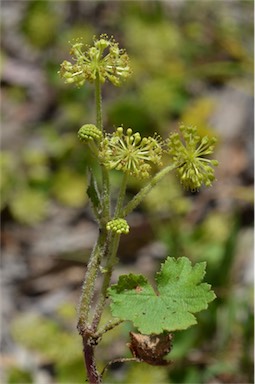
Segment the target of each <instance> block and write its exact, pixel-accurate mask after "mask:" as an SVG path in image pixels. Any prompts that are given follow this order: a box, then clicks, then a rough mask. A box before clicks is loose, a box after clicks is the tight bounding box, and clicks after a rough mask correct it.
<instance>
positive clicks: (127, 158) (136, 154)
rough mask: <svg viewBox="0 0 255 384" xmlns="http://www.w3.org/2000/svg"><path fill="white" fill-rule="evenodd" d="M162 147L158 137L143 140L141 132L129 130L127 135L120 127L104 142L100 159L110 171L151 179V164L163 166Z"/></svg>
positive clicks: (100, 150) (106, 137) (108, 135)
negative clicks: (114, 170)
mask: <svg viewBox="0 0 255 384" xmlns="http://www.w3.org/2000/svg"><path fill="white" fill-rule="evenodd" d="M161 156H162V147H161V141H160V138H159V137H158V136H155V137H144V138H142V137H141V135H140V133H139V132H136V133H133V131H132V129H131V128H128V129H127V131H126V134H124V132H123V128H122V127H119V128H117V130H116V131H115V132H113V133H112V134H106V136H105V138H104V139H103V140H102V142H101V145H100V149H99V157H100V160H101V162H102V163H103V164H104V165H105V166H106V167H107V168H108V169H116V170H120V171H123V172H124V173H127V174H129V175H132V176H135V177H139V178H146V177H149V175H150V171H151V164H157V165H160V164H161Z"/></svg>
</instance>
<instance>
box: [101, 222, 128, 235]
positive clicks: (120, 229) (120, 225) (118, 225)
mask: <svg viewBox="0 0 255 384" xmlns="http://www.w3.org/2000/svg"><path fill="white" fill-rule="evenodd" d="M106 229H107V230H108V231H113V232H115V233H118V234H121V233H124V234H127V233H128V232H129V225H128V223H127V222H126V220H125V219H113V220H111V221H108V223H107V224H106Z"/></svg>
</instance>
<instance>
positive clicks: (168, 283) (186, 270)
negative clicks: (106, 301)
mask: <svg viewBox="0 0 255 384" xmlns="http://www.w3.org/2000/svg"><path fill="white" fill-rule="evenodd" d="M205 267H206V263H205V262H202V263H197V264H196V265H195V266H192V264H191V262H190V260H189V259H187V258H186V257H180V258H178V259H175V258H173V257H168V258H167V259H166V261H165V262H164V264H162V266H161V270H160V272H158V273H157V275H156V278H155V280H156V283H157V291H155V290H154V289H153V287H152V286H151V285H150V284H149V282H148V281H147V279H146V278H145V277H144V276H142V275H134V274H129V275H123V276H120V278H119V281H118V283H117V284H115V285H113V286H111V287H110V288H109V290H108V293H109V296H110V298H111V300H112V303H111V310H112V314H113V316H115V317H118V318H120V319H121V320H130V321H132V322H133V324H134V325H135V326H136V327H137V328H138V329H139V331H140V332H141V333H143V334H151V333H155V334H159V333H162V332H164V331H168V332H172V331H177V330H183V329H186V328H188V327H190V326H191V325H194V324H196V323H197V321H196V318H195V316H194V315H193V314H194V313H196V312H200V311H202V310H203V309H206V308H207V307H208V303H209V302H211V301H213V300H214V299H215V294H214V292H213V291H212V290H211V286H210V285H209V284H206V283H201V281H202V280H203V278H204V275H205Z"/></svg>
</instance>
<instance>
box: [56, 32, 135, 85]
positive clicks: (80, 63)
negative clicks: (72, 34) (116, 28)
mask: <svg viewBox="0 0 255 384" xmlns="http://www.w3.org/2000/svg"><path fill="white" fill-rule="evenodd" d="M70 54H71V55H72V58H73V60H74V64H72V63H71V62H70V61H67V60H64V61H63V63H62V64H61V69H60V71H59V73H60V76H61V77H62V78H64V79H65V82H66V83H67V84H76V85H77V86H78V87H81V86H82V85H83V84H84V83H85V81H89V82H94V81H95V80H96V77H97V75H98V76H99V79H100V82H101V83H104V82H105V81H106V80H107V79H108V80H109V81H110V82H111V83H113V84H114V85H116V86H119V85H120V84H121V83H122V81H124V80H125V79H127V78H128V77H129V76H130V75H131V69H130V65H129V57H128V55H127V53H126V52H125V50H123V49H120V48H119V45H118V43H116V42H115V41H114V40H113V38H108V36H107V35H105V34H103V35H100V37H99V38H98V39H97V38H94V45H93V46H88V45H85V44H84V43H83V42H82V41H80V40H77V41H76V43H74V44H73V45H72V48H71V51H70Z"/></svg>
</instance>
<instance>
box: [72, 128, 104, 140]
mask: <svg viewBox="0 0 255 384" xmlns="http://www.w3.org/2000/svg"><path fill="white" fill-rule="evenodd" d="M102 137H103V134H102V132H101V131H100V129H98V128H97V127H96V126H95V125H94V124H85V125H83V126H82V127H81V128H80V129H79V131H78V138H79V139H80V140H81V141H85V142H88V141H92V140H96V141H99V140H101V139H102Z"/></svg>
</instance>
